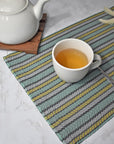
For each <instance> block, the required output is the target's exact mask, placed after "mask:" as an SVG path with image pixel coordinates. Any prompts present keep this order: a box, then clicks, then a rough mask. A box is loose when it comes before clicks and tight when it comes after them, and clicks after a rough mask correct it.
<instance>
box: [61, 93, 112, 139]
mask: <svg viewBox="0 0 114 144" xmlns="http://www.w3.org/2000/svg"><path fill="white" fill-rule="evenodd" d="M112 100H114V96H113V93H112V94H110V95H109V96H108V97H107V98H106V99H104V100H103V101H102V102H100V103H99V104H98V105H96V106H95V107H94V108H92V109H91V110H90V111H88V112H87V113H85V114H84V115H83V116H81V117H80V118H79V119H77V120H75V121H74V122H72V123H71V124H69V125H68V126H67V127H65V128H64V129H63V130H61V132H60V133H59V134H60V135H61V136H62V138H63V139H64V138H65V137H67V136H68V134H70V133H71V132H72V131H74V130H76V129H78V128H79V127H80V126H81V125H83V124H84V123H85V122H86V121H88V120H90V119H91V118H92V117H93V116H95V115H97V113H98V112H100V111H101V110H103V109H104V108H105V107H106V106H107V105H108V104H110V103H111V102H112ZM66 131H67V133H66Z"/></svg>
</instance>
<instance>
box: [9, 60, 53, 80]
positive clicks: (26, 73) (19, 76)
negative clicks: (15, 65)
mask: <svg viewBox="0 0 114 144" xmlns="http://www.w3.org/2000/svg"><path fill="white" fill-rule="evenodd" d="M51 61H52V60H51V59H50V60H48V61H46V62H45V63H43V64H41V65H39V66H37V67H35V68H34V69H32V70H30V71H28V72H25V73H23V74H21V75H18V76H17V77H16V78H17V79H19V78H21V77H23V76H25V75H28V74H30V73H32V72H34V71H35V70H37V69H39V68H41V67H43V66H44V65H46V64H48V63H50V62H51ZM12 72H13V71H12Z"/></svg>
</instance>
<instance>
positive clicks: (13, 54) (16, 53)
mask: <svg viewBox="0 0 114 144" xmlns="http://www.w3.org/2000/svg"><path fill="white" fill-rule="evenodd" d="M20 53H21V52H15V53H12V54H9V55H7V56H5V59H7V58H9V57H11V56H15V55H18V54H20Z"/></svg>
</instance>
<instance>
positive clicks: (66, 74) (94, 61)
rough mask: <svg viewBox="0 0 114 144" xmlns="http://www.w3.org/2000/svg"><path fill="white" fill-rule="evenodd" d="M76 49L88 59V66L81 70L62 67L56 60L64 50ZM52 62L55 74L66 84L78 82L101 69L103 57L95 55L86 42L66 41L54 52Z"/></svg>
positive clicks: (56, 47) (60, 43)
mask: <svg viewBox="0 0 114 144" xmlns="http://www.w3.org/2000/svg"><path fill="white" fill-rule="evenodd" d="M68 48H74V49H77V50H80V51H82V52H83V53H84V54H85V55H86V56H87V58H88V64H87V65H86V66H84V67H81V68H76V69H71V68H67V67H64V66H62V65H61V64H59V63H58V62H57V60H56V59H55V57H56V55H57V54H58V53H59V52H60V51H61V50H64V49H68ZM52 60H53V66H54V69H55V72H56V73H57V75H58V76H59V77H60V78H61V79H62V80H64V81H66V82H70V83H73V82H77V81H79V80H81V79H83V78H84V77H85V75H86V74H87V73H88V72H89V71H90V70H92V69H95V68H97V67H99V66H100V65H101V63H102V60H101V57H100V56H99V55H98V54H94V52H93V50H92V48H91V46H89V45H88V44H87V43H86V42H84V41H82V40H79V39H73V38H69V39H64V40H61V41H59V42H58V43H57V44H56V45H55V46H54V47H53V50H52Z"/></svg>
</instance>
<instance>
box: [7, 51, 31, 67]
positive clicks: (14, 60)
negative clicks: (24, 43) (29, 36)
mask: <svg viewBox="0 0 114 144" xmlns="http://www.w3.org/2000/svg"><path fill="white" fill-rule="evenodd" d="M31 57H33V55H32V54H25V55H24V56H21V57H19V58H17V59H13V61H10V62H8V63H9V65H10V66H13V65H15V64H18V63H22V62H24V61H26V60H27V59H30V58H31Z"/></svg>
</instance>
